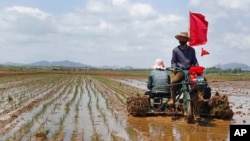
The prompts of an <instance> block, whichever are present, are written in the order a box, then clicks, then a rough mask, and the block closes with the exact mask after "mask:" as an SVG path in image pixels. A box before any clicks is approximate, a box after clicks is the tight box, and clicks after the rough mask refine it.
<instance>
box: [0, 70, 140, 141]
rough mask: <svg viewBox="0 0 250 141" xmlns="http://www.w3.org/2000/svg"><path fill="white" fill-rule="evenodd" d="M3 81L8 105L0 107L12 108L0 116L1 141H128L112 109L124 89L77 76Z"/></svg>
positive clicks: (123, 124)
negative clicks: (13, 104)
mask: <svg viewBox="0 0 250 141" xmlns="http://www.w3.org/2000/svg"><path fill="white" fill-rule="evenodd" d="M8 77H10V78H8ZM8 77H7V76H6V78H5V79H3V80H2V81H0V86H2V87H4V89H1V88H0V95H1V97H3V98H4V99H6V98H9V99H8V100H9V103H7V102H5V101H4V102H2V103H1V106H2V107H5V108H7V107H8V106H5V105H10V102H13V103H15V104H16V105H18V106H17V107H15V108H11V110H8V111H6V110H5V111H4V112H3V111H2V114H1V116H0V137H1V140H4V141H5V140H6V141H8V140H11V141H12V140H13V141H17V140H25V141H26V140H27V141H28V140H30V141H37V140H72V141H74V140H90V141H95V140H104V141H105V140H106V141H110V140H131V133H132V132H131V130H130V131H129V130H128V128H127V124H126V120H124V118H125V117H124V115H120V114H119V112H117V111H116V110H115V108H114V107H113V105H112V101H113V100H115V101H120V102H121V101H123V102H121V103H120V105H119V106H118V107H120V108H124V99H125V98H126V96H127V95H126V88H127V86H126V87H125V86H121V85H120V83H119V82H117V81H114V80H111V79H108V78H106V77H100V76H98V77H97V76H88V75H82V74H44V75H43V74H32V75H26V77H27V78H26V77H24V76H16V77H15V79H14V78H13V77H11V76H8ZM25 78H26V79H25ZM20 79H22V80H20ZM17 82H18V83H17ZM100 87H102V88H105V89H106V90H108V92H107V91H103V89H102V88H101V89H100ZM110 93H111V94H114V95H113V96H112V97H113V98H111V97H110V96H108V95H110ZM8 96H11V97H12V98H13V99H11V98H10V97H8ZM110 98H111V99H110ZM20 101H22V102H20ZM8 108H10V107H8ZM116 108H117V107H116ZM13 116H14V117H13ZM132 134H134V135H135V136H138V135H137V134H136V133H135V132H133V133H132Z"/></svg>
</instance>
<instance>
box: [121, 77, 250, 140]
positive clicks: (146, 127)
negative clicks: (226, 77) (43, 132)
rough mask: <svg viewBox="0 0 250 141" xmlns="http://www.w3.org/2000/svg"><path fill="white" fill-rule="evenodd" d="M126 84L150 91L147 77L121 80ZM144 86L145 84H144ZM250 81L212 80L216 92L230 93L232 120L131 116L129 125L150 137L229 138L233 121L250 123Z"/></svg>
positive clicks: (163, 138) (212, 86)
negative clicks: (190, 122)
mask: <svg viewBox="0 0 250 141" xmlns="http://www.w3.org/2000/svg"><path fill="white" fill-rule="evenodd" d="M119 81H121V82H123V83H126V84H130V85H133V86H136V87H138V88H142V89H145V90H146V87H145V80H137V81H136V80H129V79H128V80H119ZM143 85H144V87H143ZM249 85H250V82H249V81H214V82H210V86H211V88H212V95H215V93H219V94H220V95H226V96H228V100H229V102H230V103H229V105H230V108H231V109H232V110H233V113H234V115H233V117H232V118H231V119H229V120H222V119H216V118H210V119H209V118H200V119H197V121H196V122H195V123H194V124H187V122H186V120H185V118H183V117H173V116H156V117H155V116H154V117H143V118H142V117H131V116H130V117H129V118H128V121H127V122H128V125H129V126H132V127H133V128H136V129H137V130H138V131H139V132H141V133H142V134H144V135H146V136H148V138H149V140H154V141H155V140H156V141H157V140H159V141H161V140H176V141H182V140H186V141H200V140H223V141H228V140H229V126H230V125H231V124H250V108H249V107H250V87H249Z"/></svg>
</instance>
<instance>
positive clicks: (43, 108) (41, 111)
mask: <svg viewBox="0 0 250 141" xmlns="http://www.w3.org/2000/svg"><path fill="white" fill-rule="evenodd" d="M65 83H69V80H65V81H63V82H62V84H61V85H59V86H57V87H55V88H54V89H52V90H51V92H50V93H48V94H47V96H46V97H44V98H42V99H40V100H38V101H37V103H34V105H33V107H32V109H31V110H30V111H29V112H28V111H27V112H26V113H23V114H22V115H19V117H18V118H17V119H16V120H14V121H13V122H11V123H10V125H11V124H12V126H10V127H12V130H10V131H9V132H8V133H6V134H5V137H8V136H11V135H12V136H13V135H15V136H22V134H25V133H23V132H24V131H25V129H26V128H27V129H28V128H31V129H33V127H34V128H35V127H37V124H34V126H33V125H32V124H31V123H36V122H38V123H42V121H45V120H46V121H48V119H47V117H49V115H50V114H51V113H52V111H51V110H52V109H54V108H51V107H52V106H51V105H52V103H54V101H56V100H58V98H59V97H61V96H62V95H63V93H65V86H66V85H65ZM49 109H50V110H49ZM43 115H48V116H46V119H44V117H43ZM40 117H43V118H42V119H40ZM17 121H19V122H17ZM16 122H17V123H16ZM27 123H30V124H29V125H27ZM15 124H16V126H15ZM25 126H26V128H25ZM27 126H28V127H27ZM7 127H8V125H6V126H5V128H7ZM13 127H15V128H13ZM16 127H17V128H16ZM38 127H39V126H38ZM22 130H23V131H22ZM29 132H31V134H33V133H34V132H33V131H29Z"/></svg>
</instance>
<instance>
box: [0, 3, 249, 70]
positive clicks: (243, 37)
mask: <svg viewBox="0 0 250 141" xmlns="http://www.w3.org/2000/svg"><path fill="white" fill-rule="evenodd" d="M249 11H250V1H249V0H209V1H204V0H73V1H72V0H0V64H3V63H6V62H13V63H24V64H28V63H33V62H37V61H50V62H52V61H64V60H69V61H72V62H78V63H82V64H86V65H92V66H96V67H101V66H106V65H108V66H120V67H125V66H132V67H135V68H151V67H152V66H153V64H154V61H155V59H157V58H162V59H163V60H164V63H165V66H166V67H170V66H171V57H172V49H173V48H174V47H176V46H177V45H178V44H179V43H178V41H177V40H176V39H175V35H177V34H179V33H180V32H183V31H188V30H189V12H194V13H200V14H202V15H204V16H205V18H206V20H207V21H208V23H209V25H208V33H207V43H206V44H205V45H200V46H194V48H195V51H196V57H197V59H198V62H199V64H200V65H202V66H204V67H213V66H215V65H219V64H227V63H232V62H237V63H244V64H246V65H249V66H250V59H248V57H249V56H250V13H249ZM202 48H204V49H205V50H207V51H208V52H209V53H210V54H209V55H205V56H201V49H202Z"/></svg>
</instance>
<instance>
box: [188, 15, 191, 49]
mask: <svg viewBox="0 0 250 141" xmlns="http://www.w3.org/2000/svg"><path fill="white" fill-rule="evenodd" d="M190 13H191V11H189V13H188V36H189V42H188V44H189V46H190V38H191V37H190Z"/></svg>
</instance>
